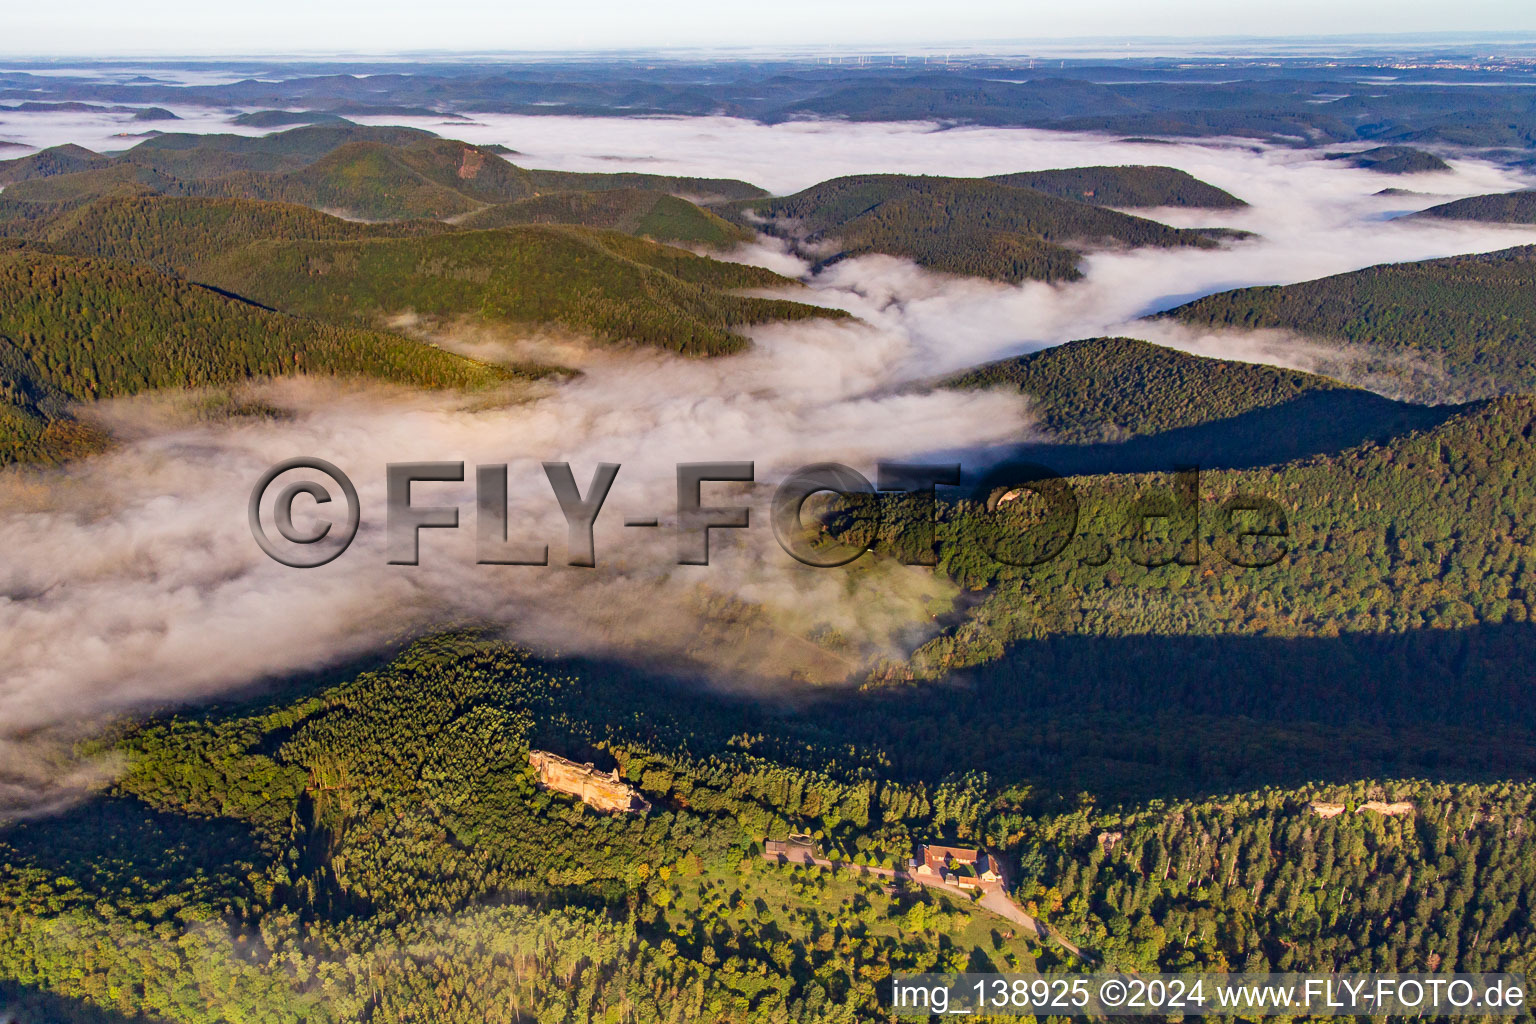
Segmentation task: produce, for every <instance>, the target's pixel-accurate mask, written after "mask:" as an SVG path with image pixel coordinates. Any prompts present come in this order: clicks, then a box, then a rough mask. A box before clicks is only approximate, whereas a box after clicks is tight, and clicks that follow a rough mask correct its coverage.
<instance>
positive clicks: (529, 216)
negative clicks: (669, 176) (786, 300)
mask: <svg viewBox="0 0 1536 1024" xmlns="http://www.w3.org/2000/svg"><path fill="white" fill-rule="evenodd" d="M455 223H456V224H458V225H459V226H460V227H465V228H500V227H508V226H511V225H514V224H579V225H582V226H584V227H592V228H608V229H611V230H614V231H622V232H624V233H625V234H629V235H638V236H639V237H641V238H650V239H653V240H655V241H657V242H667V243H670V244H674V245H705V246H715V247H722V246H728V245H735V244H739V243H741V242H749V241H751V240H752V238H753V237H754V236H753V234H752V232H751V231H748V230H747V229H745V228H743V227H740V226H738V225H735V224H732V223H731V222H730V221H727V220H725V219H724V218H722V217H720V216H718V215H717V214H714V213H711V212H710V211H708V210H706V209H704V208H702V207H700V206H696V205H694V204H693V203H690V202H688V201H687V200H686V199H681V198H679V197H677V196H674V195H670V194H669V193H666V192H656V191H653V190H650V189H637V188H617V189H607V190H603V191H595V192H547V193H543V194H540V195H534V196H529V197H527V198H526V199H518V200H514V201H513V202H510V203H501V204H498V205H496V206H488V207H486V208H484V209H481V210H477V211H475V212H474V213H470V214H466V215H465V216H463V217H461V218H459V219H458V220H456V221H455Z"/></svg>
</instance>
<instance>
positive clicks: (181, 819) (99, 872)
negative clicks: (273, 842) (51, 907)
mask: <svg viewBox="0 0 1536 1024" xmlns="http://www.w3.org/2000/svg"><path fill="white" fill-rule="evenodd" d="M265 859H266V858H265V857H264V855H263V854H262V853H261V851H260V850H259V848H258V847H257V846H256V844H255V841H254V840H253V838H252V836H251V834H250V832H249V831H248V830H247V829H246V828H245V827H244V826H242V825H241V824H240V823H238V822H235V821H231V820H229V819H217V818H215V819H204V818H191V817H187V816H184V815H179V814H170V813H165V812H161V811H156V810H154V809H153V808H150V807H148V806H146V805H145V804H143V803H140V802H139V801H138V800H134V799H126V798H117V797H97V798H95V799H92V800H88V801H86V802H84V803H81V804H77V805H76V806H74V807H71V808H69V809H68V810H65V811H61V812H59V813H57V814H53V815H49V816H47V817H43V818H38V819H35V820H31V821H21V822H17V823H15V824H12V825H9V826H6V827H3V828H0V862H3V863H9V864H13V865H26V866H32V867H37V868H41V869H44V870H46V871H48V872H50V873H52V874H57V875H64V876H67V877H69V878H71V879H73V880H74V881H75V882H77V883H78V884H79V885H80V886H81V887H82V888H83V889H85V890H86V891H87V892H95V893H102V894H110V893H115V892H121V891H131V892H134V893H139V894H142V893H143V892H144V891H145V890H146V889H150V890H152V889H154V888H156V886H157V883H159V882H161V881H163V882H165V883H166V884H167V885H169V886H172V887H175V886H179V885H182V884H184V883H185V881H186V879H187V878H190V877H192V876H194V875H203V876H206V877H210V878H217V877H219V876H221V875H228V876H230V877H232V878H237V879H243V878H244V876H245V874H246V872H247V871H249V870H250V869H249V868H244V869H242V868H241V867H240V865H241V864H242V863H244V864H250V865H256V864H260V863H263V862H264V861H265ZM241 884H243V883H241Z"/></svg>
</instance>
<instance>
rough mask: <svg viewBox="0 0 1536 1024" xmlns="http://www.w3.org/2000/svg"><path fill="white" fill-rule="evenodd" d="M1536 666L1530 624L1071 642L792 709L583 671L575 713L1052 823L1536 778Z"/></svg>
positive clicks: (657, 738)
mask: <svg viewBox="0 0 1536 1024" xmlns="http://www.w3.org/2000/svg"><path fill="white" fill-rule="evenodd" d="M1533 661H1536V626H1531V625H1506V626H1486V627H1479V628H1473V629H1467V630H1422V631H1418V632H1413V633H1408V634H1391V635H1378V634H1370V635H1361V634H1354V635H1346V636H1340V637H1331V638H1307V639H1297V638H1281V637H1251V636H1248V637H1234V636H1227V637H1167V636H1154V637H1123V638H1108V637H1091V636H1065V637H1056V638H1051V639H1045V640H1036V641H1026V642H1022V643H1018V644H1015V645H1012V646H1011V647H1010V648H1009V650H1008V652H1007V654H1006V655H1005V656H1004V657H1003V658H1002V659H1001V660H999V661H997V662H994V663H992V664H989V665H985V666H982V667H980V668H975V669H970V670H966V671H964V672H960V673H957V674H956V675H955V676H953V677H951V678H950V679H947V680H945V681H943V682H917V683H912V684H899V685H892V686H889V687H881V688H874V689H866V690H862V691H848V690H841V691H838V692H836V693H829V694H826V695H824V696H822V697H821V698H820V699H815V700H809V701H806V700H798V701H796V702H795V703H793V704H790V703H788V702H787V701H780V700H778V699H777V698H775V697H771V696H770V697H765V698H762V699H755V700H754V699H744V698H728V697H723V696H717V695H713V694H710V693H707V692H703V693H701V692H699V690H700V689H702V687H701V686H700V685H699V684H696V683H695V684H687V683H681V682H679V681H677V680H669V679H666V678H663V677H660V676H655V675H651V676H647V675H645V674H643V673H642V672H640V671H639V670H637V669H635V668H633V667H631V666H625V665H621V664H617V663H611V662H605V663H599V664H593V663H587V664H585V665H583V666H582V672H581V675H582V678H583V679H584V683H583V685H582V686H581V687H580V689H579V692H578V693H573V694H572V695H570V699H571V701H572V704H571V710H572V711H574V712H576V714H577V715H578V717H580V718H584V719H586V720H587V721H590V722H594V723H598V725H599V728H598V732H599V734H601V733H602V731H603V730H602V728H601V725H602V723H605V722H617V721H628V722H631V723H633V728H634V729H635V730H637V731H638V732H639V734H640V735H643V736H644V737H645V738H646V740H647V742H650V743H655V744H657V745H659V746H662V747H676V748H679V749H687V750H690V751H692V752H693V753H694V754H696V755H697V754H701V753H704V752H706V751H709V750H720V749H724V748H726V747H727V746H728V745H735V746H738V747H739V739H738V740H737V741H735V742H734V743H733V740H732V737H741V736H755V737H761V739H759V740H758V749H760V750H761V751H762V752H763V753H764V754H765V755H766V756H771V757H775V758H783V759H785V760H788V761H790V762H792V763H797V764H800V765H801V766H803V767H808V768H824V767H825V766H826V765H827V764H828V763H829V762H837V763H840V764H842V765H844V766H852V765H853V764H855V763H858V762H859V761H861V760H863V759H865V758H867V757H870V756H871V755H874V754H876V753H878V758H879V760H880V762H882V763H881V765H880V766H879V768H878V771H879V774H881V775H882V776H884V777H889V778H895V779H901V780H906V781H918V780H923V781H927V782H929V783H936V782H938V781H940V780H942V779H944V778H945V777H947V776H951V775H954V774H955V773H958V772H965V771H972V770H976V771H985V772H988V773H989V774H990V775H991V776H992V780H993V783H994V784H998V785H1014V784H1026V785H1028V786H1030V787H1031V789H1032V791H1033V793H1034V794H1035V795H1036V796H1037V797H1039V798H1040V799H1041V801H1042V802H1043V803H1044V804H1046V805H1051V804H1054V803H1056V802H1059V801H1065V800H1070V799H1072V798H1073V797H1074V796H1075V794H1077V793H1079V792H1082V791H1085V790H1086V791H1089V792H1092V793H1094V794H1096V795H1097V796H1099V797H1100V798H1101V799H1104V800H1144V799H1152V798H1175V797H1200V796H1205V795H1209V794H1213V793H1222V792H1230V791H1234V790H1248V789H1256V788H1260V787H1263V786H1294V785H1299V784H1302V783H1306V782H1314V781H1338V782H1342V781H1348V780H1356V779H1361V778H1366V777H1377V778H1380V777H1423V778H1428V779H1434V780H1444V781H1488V780H1493V779H1517V778H1528V777H1532V776H1536V686H1532V685H1531V684H1530V679H1529V671H1528V668H1527V666H1529V665H1530V664H1531V663H1532V662H1533ZM695 687H697V689H695ZM682 691H686V692H685V693H683V695H685V696H686V697H687V700H686V704H684V702H683V701H680V700H679V699H678V698H679V696H680V692H682ZM683 706H686V708H687V712H686V714H681V713H680V712H679V711H678V710H677V709H678V708H679V707H683ZM571 739H572V740H574V737H571Z"/></svg>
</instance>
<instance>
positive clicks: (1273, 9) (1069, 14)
mask: <svg viewBox="0 0 1536 1024" xmlns="http://www.w3.org/2000/svg"><path fill="white" fill-rule="evenodd" d="M0 11H3V14H0V54H4V55H7V56H87V55H106V56H138V55H223V54H241V53H245V54H275V53H380V54H382V53H394V52H401V51H415V50H452V51H473V52H486V51H492V50H503V51H505V50H592V49H625V48H647V49H649V48H664V47H734V46H748V47H776V48H785V49H794V50H805V49H813V48H816V47H819V46H848V47H854V48H872V47H890V48H892V49H896V50H898V51H899V49H900V48H901V47H906V48H908V49H910V50H912V51H917V50H920V49H931V48H936V47H937V48H942V47H943V46H945V45H946V44H959V43H966V42H969V43H972V44H978V45H981V46H985V45H986V44H988V43H993V42H997V43H1001V42H1004V41H1008V42H1010V43H1014V42H1018V43H1022V44H1024V45H1025V46H1026V47H1027V45H1028V44H1029V43H1031V42H1044V41H1048V40H1052V39H1061V38H1066V37H1082V36H1093V37H1106V36H1184V37H1188V36H1234V35H1235V36H1293V37H1294V36H1316V35H1345V34H1347V35H1353V34H1365V33H1371V34H1379V33H1392V34H1397V33H1428V32H1533V31H1536V3H1532V2H1531V0H1456V2H1454V3H1453V2H1451V0H1081V2H1066V3H1063V2H1061V0H1049V2H1039V0H1012V2H1010V0H845V2H838V0H779V2H777V3H762V2H756V3H743V2H740V0H554V2H551V0H538V2H535V3H525V2H518V0H264V2H261V3H254V4H252V3H238V4H237V3H228V2H223V0H154V2H148V3H146V2H142V0H139V2H135V0H51V2H44V3H39V2H35V0H34V2H26V0H0ZM1008 48H1009V49H1015V47H1012V46H1010V47H1008Z"/></svg>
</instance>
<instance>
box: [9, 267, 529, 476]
mask: <svg viewBox="0 0 1536 1024" xmlns="http://www.w3.org/2000/svg"><path fill="white" fill-rule="evenodd" d="M0 366H3V371H4V372H3V374H0V388H3V390H0V464H3V463H9V462H13V461H32V460H39V459H42V460H47V459H53V458H59V457H63V456H67V455H70V454H75V453H77V452H78V451H79V450H81V448H82V446H86V447H88V446H89V445H90V444H92V443H95V440H94V439H92V438H89V437H87V436H86V433H85V432H84V431H83V430H82V428H80V427H78V425H73V424H72V421H71V420H70V418H69V415H68V404H69V403H71V402H88V401H92V400H94V399H98V398H110V397H113V396H117V395H129V394H135V393H137V392H140V391H147V390H151V389H156V388H170V387H201V386H209V385H221V384H231V383H236V382H239V381H243V380H246V379H249V378H251V377H259V376H274V375H286V374H298V373H319V374H339V375H361V376H367V377H374V378H379V379H384V380H391V381H399V382H402V383H408V384H415V385H418V386H425V387H478V386H484V385H486V384H490V383H495V382H497V381H501V380H507V379H510V378H511V377H512V376H513V374H512V373H511V371H508V370H505V369H503V368H500V367H495V366H490V365H487V364H483V363H478V362H474V361H471V360H468V359H464V358H462V357H459V356H455V355H451V354H449V353H447V352H443V351H441V350H439V349H436V348H433V347H431V346H428V345H423V344H420V343H417V342H414V341H410V340H407V339H405V338H401V337H396V336H394V335H389V334H380V333H377V332H374V331H368V330H357V329H351V328H345V327H337V326H331V325H328V324H323V323H317V322H315V321H312V320H306V319H301V318H298V317H292V316H285V315H283V314H281V313H275V312H272V311H270V310H267V309H262V308H261V307H258V306H254V305H252V304H250V303H248V302H244V301H241V300H239V299H235V298H231V297H229V296H226V295H222V294H219V293H218V292H215V291H211V290H209V289H207V288H203V287H199V286H197V285H194V284H190V283H188V282H186V281H183V280H181V279H179V278H174V277H168V276H166V275H164V274H161V273H158V272H156V271H154V270H151V269H149V268H147V267H139V266H134V265H131V264H126V263H119V262H114V261H101V260H90V259H80V258H76V257H69V256H56V255H52V254H48V253H42V252H36V251H30V250H25V249H10V250H0Z"/></svg>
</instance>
